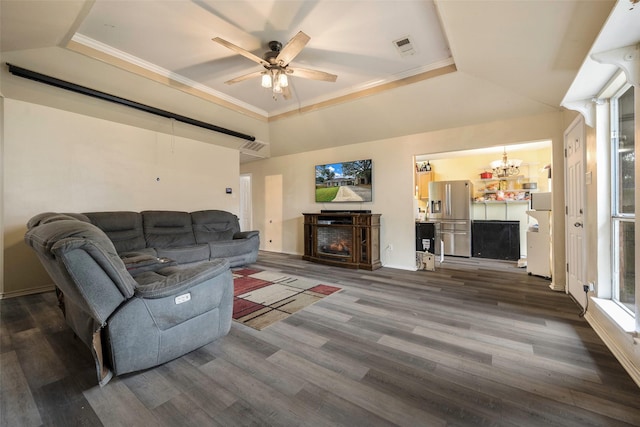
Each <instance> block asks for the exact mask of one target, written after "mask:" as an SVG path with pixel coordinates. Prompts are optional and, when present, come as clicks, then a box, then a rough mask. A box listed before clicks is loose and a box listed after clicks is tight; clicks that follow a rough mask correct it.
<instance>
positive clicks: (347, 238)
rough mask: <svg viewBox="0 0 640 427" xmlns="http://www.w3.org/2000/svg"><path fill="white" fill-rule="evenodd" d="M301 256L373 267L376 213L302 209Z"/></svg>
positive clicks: (377, 259) (377, 228)
mask: <svg viewBox="0 0 640 427" xmlns="http://www.w3.org/2000/svg"><path fill="white" fill-rule="evenodd" d="M302 215H304V255H303V256H302V259H304V260H307V261H313V262H318V263H322V264H328V265H335V266H339V267H347V268H361V269H365V270H375V269H377V268H380V267H382V264H381V263H380V214H371V213H360V212H358V213H354V212H329V213H325V212H323V213H303V214H302Z"/></svg>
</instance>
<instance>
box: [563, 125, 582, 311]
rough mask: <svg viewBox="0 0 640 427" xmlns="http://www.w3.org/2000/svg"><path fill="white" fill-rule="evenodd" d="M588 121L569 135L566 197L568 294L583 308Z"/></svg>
mask: <svg viewBox="0 0 640 427" xmlns="http://www.w3.org/2000/svg"><path fill="white" fill-rule="evenodd" d="M584 139H585V135H584V118H583V117H582V116H579V117H578V118H577V119H576V120H574V122H573V123H572V124H571V126H570V127H569V128H568V129H567V131H566V132H565V138H564V148H565V153H566V158H565V171H566V176H565V186H566V188H565V196H566V204H567V207H566V211H565V215H566V224H565V229H566V251H567V285H568V288H567V292H569V293H570V294H571V295H572V296H573V298H575V300H576V301H578V303H579V304H581V305H582V307H584V306H585V304H586V302H587V300H586V295H585V292H584V290H583V285H584V284H585V277H586V264H585V259H586V258H585V256H586V252H585V247H586V239H585V231H584V217H585V212H584V209H585V204H584V198H585V197H584V194H585V174H584V163H585V147H584Z"/></svg>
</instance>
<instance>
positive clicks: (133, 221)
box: [85, 211, 146, 253]
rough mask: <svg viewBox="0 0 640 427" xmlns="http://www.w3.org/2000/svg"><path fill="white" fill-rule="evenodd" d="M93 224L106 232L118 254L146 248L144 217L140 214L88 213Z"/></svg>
mask: <svg viewBox="0 0 640 427" xmlns="http://www.w3.org/2000/svg"><path fill="white" fill-rule="evenodd" d="M85 215H86V216H87V217H88V218H89V220H90V221H91V223H92V224H93V225H95V226H97V227H98V228H99V229H101V230H102V231H104V232H105V234H106V235H107V236H109V239H111V241H112V242H113V246H115V248H116V251H118V253H122V252H131V251H136V250H140V249H144V248H145V247H146V242H145V240H144V234H143V231H142V215H140V214H139V213H138V212H126V211H120V212H88V213H86V214H85Z"/></svg>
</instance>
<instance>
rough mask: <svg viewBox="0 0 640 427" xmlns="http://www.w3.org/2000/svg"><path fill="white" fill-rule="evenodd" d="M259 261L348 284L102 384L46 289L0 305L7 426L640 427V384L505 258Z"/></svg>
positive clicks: (263, 256)
mask: <svg viewBox="0 0 640 427" xmlns="http://www.w3.org/2000/svg"><path fill="white" fill-rule="evenodd" d="M253 266H254V267H257V268H261V269H269V270H278V271H282V272H285V273H288V274H292V275H297V276H313V277H319V278H322V279H324V280H326V282H327V284H337V285H338V286H340V287H342V288H343V290H342V291H341V292H339V293H337V294H334V295H331V296H329V297H327V298H324V299H323V300H321V301H320V302H318V303H317V304H315V305H312V306H310V307H308V308H306V309H304V310H303V311H301V312H298V313H296V314H294V315H293V316H291V317H289V318H287V319H285V320H283V321H280V322H278V323H276V324H274V325H272V326H269V327H268V328H266V329H264V330H262V331H256V330H253V329H251V328H249V327H246V326H243V325H240V324H237V323H235V322H234V323H233V326H232V328H231V332H230V334H229V335H228V336H227V337H225V338H223V339H221V340H218V341H217V342H214V343H211V344H209V345H207V346H205V347H203V348H201V349H198V350H196V351H194V352H192V353H190V354H187V355H185V356H183V357H181V358H179V359H176V360H174V361H172V362H169V363H167V364H165V365H163V366H159V367H156V368H154V369H150V370H147V371H143V372H138V373H133V374H128V375H124V376H121V377H117V378H114V379H113V380H111V382H110V383H109V384H107V385H106V386H105V387H103V388H100V387H99V386H97V385H96V378H95V374H94V366H93V361H92V358H91V356H90V354H89V351H88V350H87V349H86V348H85V347H84V346H83V345H82V344H81V343H80V342H79V341H78V340H77V339H74V337H73V334H72V333H71V331H70V330H69V328H68V327H67V326H66V324H65V323H64V320H63V318H62V315H61V313H60V312H59V309H58V308H57V306H56V301H55V297H54V295H53V293H51V292H50V293H42V294H38V295H31V296H25V297H19V298H12V299H6V300H2V301H1V302H0V308H1V323H0V326H1V329H0V346H1V347H0V369H1V372H0V378H1V406H0V417H1V418H0V422H1V425H2V426H39V425H46V426H73V425H86V426H99V425H105V426H134V425H137V426H281V425H282V426H301V425H305V426H337V425H343V426H390V425H402V426H412V427H414V426H443V425H451V426H484V425H496V426H563V427H565V426H579V427H584V426H625V425H627V426H631V425H636V426H637V425H640V388H639V387H638V386H637V385H636V384H635V383H634V382H633V381H632V380H631V378H630V377H629V375H628V374H627V373H626V372H625V371H624V369H623V368H622V367H621V365H620V364H619V363H618V361H617V360H616V359H615V358H614V356H613V355H612V354H611V352H610V351H609V350H608V349H607V348H606V347H605V345H604V344H603V343H602V341H601V340H600V339H599V338H598V336H597V335H596V334H595V332H594V331H593V330H592V329H591V328H590V327H589V325H588V324H587V323H586V321H585V320H584V319H582V318H580V317H579V316H578V314H579V312H580V309H579V307H578V306H577V305H576V304H575V303H574V302H573V301H572V300H571V298H570V297H569V296H568V295H566V294H564V293H559V292H553V291H551V290H550V289H549V287H548V285H549V282H548V281H547V280H544V279H542V278H538V277H535V276H529V275H527V274H526V272H525V271H524V269H517V268H515V267H513V266H512V264H511V263H510V264H504V263H496V262H490V261H485V260H480V261H475V260H471V261H469V262H461V261H460V262H456V261H454V262H445V263H444V264H443V265H442V266H441V267H439V268H438V270H437V271H435V272H428V271H417V272H411V271H403V270H395V269H390V268H381V269H379V270H376V271H373V272H367V271H361V270H348V269H339V268H333V267H327V266H323V265H318V264H312V263H309V262H306V261H302V260H300V257H298V256H291V255H283V254H275V253H267V252H261V253H260V256H259V258H258V262H257V263H256V264H255V265H253Z"/></svg>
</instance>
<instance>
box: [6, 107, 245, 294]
mask: <svg viewBox="0 0 640 427" xmlns="http://www.w3.org/2000/svg"><path fill="white" fill-rule="evenodd" d="M179 126H188V125H185V124H180V123H175V127H179ZM3 166H4V198H3V200H4V234H3V236H4V246H3V248H4V266H5V270H4V275H3V278H4V284H3V286H4V287H3V288H2V289H0V292H2V294H5V295H17V294H21V293H26V292H28V291H29V290H34V289H39V288H41V287H43V286H46V285H48V284H50V283H51V281H50V279H49V278H48V276H47V275H46V273H45V272H44V269H42V268H41V267H40V264H39V262H38V260H37V258H36V257H35V254H33V253H32V251H31V249H30V248H28V247H27V246H26V245H25V244H24V242H23V236H24V232H25V231H26V226H25V225H26V223H27V221H28V220H29V218H30V217H31V216H33V215H35V214H37V213H40V212H45V211H61V212H89V211H101V210H132V211H141V210H148V209H172V210H181V211H194V210H199V209H211V208H215V209H224V210H228V211H231V212H233V213H235V214H238V211H239V199H238V193H239V192H238V189H239V153H238V151H237V150H234V149H230V148H224V147H220V146H216V145H213V144H207V143H203V142H199V141H194V140H191V139H187V138H182V137H178V136H175V137H174V136H172V135H170V134H163V133H159V132H155V131H151V130H147V129H142V128H138V127H133V126H129V125H124V124H119V123H115V122H112V121H107V120H101V119H97V118H94V117H89V116H85V115H81V114H77V113H72V112H68V111H63V110H59V109H55V108H50V107H46V106H42V105H37V104H33V103H28V102H24V101H18V100H14V99H5V100H4V156H3ZM226 187H231V188H232V189H233V194H231V195H228V194H226V193H225V188H226Z"/></svg>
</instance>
